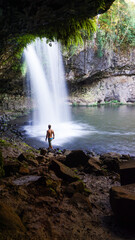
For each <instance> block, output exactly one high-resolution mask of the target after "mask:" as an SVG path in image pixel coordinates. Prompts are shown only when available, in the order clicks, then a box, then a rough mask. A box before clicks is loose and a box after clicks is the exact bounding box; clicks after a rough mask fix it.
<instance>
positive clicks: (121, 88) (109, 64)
mask: <svg viewBox="0 0 135 240" xmlns="http://www.w3.org/2000/svg"><path fill="white" fill-rule="evenodd" d="M134 59H135V50H134V49H132V50H129V51H127V52H126V53H122V52H120V53H117V54H116V53H113V55H112V56H109V55H105V54H104V56H103V57H102V58H99V57H98V56H97V53H96V51H95V50H94V49H92V48H91V49H89V48H88V49H86V50H85V51H82V52H80V53H79V54H78V55H75V56H73V57H72V58H71V59H70V60H69V61H67V65H66V78H67V80H68V84H69V89H70V91H69V92H70V97H69V100H70V101H71V102H72V103H73V102H77V103H78V105H89V104H92V103H104V102H109V101H117V102H123V103H126V102H127V103H134V102H135V87H134V86H135V65H134Z"/></svg>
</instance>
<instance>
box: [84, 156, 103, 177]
mask: <svg viewBox="0 0 135 240" xmlns="http://www.w3.org/2000/svg"><path fill="white" fill-rule="evenodd" d="M84 171H85V172H86V173H96V174H101V173H102V169H101V161H100V160H99V157H90V159H89V160H88V164H87V166H86V167H85V169H84Z"/></svg>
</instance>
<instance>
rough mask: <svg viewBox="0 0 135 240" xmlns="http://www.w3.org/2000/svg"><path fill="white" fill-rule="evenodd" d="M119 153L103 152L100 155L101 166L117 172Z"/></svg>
mask: <svg viewBox="0 0 135 240" xmlns="http://www.w3.org/2000/svg"><path fill="white" fill-rule="evenodd" d="M120 157H121V155H120V154H118V153H113V152H110V153H105V154H102V155H101V156H100V160H101V161H102V164H103V167H104V168H106V169H107V170H109V171H111V172H117V173H118V172H119V163H120V162H121V160H120Z"/></svg>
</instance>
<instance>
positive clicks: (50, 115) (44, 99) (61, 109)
mask: <svg viewBox="0 0 135 240" xmlns="http://www.w3.org/2000/svg"><path fill="white" fill-rule="evenodd" d="M24 55H25V59H26V63H27V66H28V72H27V77H28V80H29V81H30V84H31V91H32V97H33V98H34V102H35V105H36V112H35V114H34V119H33V123H34V125H40V126H41V125H45V124H46V125H48V124H60V123H63V122H67V121H69V120H70V111H69V106H68V105H67V104H66V99H67V89H66V83H65V77H64V67H63V62H62V55H61V49H60V44H58V43H57V42H52V43H51V46H50V45H49V44H47V43H46V39H42V40H40V39H36V41H35V42H33V43H32V44H30V45H28V46H27V48H25V50H24Z"/></svg>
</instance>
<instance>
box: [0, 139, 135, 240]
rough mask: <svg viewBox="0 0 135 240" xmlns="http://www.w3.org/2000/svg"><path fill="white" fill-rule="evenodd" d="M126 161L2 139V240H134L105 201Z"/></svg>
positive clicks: (112, 155) (109, 155)
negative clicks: (37, 148)
mask: <svg viewBox="0 0 135 240" xmlns="http://www.w3.org/2000/svg"><path fill="white" fill-rule="evenodd" d="M128 160H130V161H131V160H132V161H133V158H131V157H130V156H126V155H120V154H116V153H107V154H102V155H100V156H99V155H94V154H93V153H87V154H86V153H85V152H83V151H81V150H76V151H69V150H63V151H61V150H59V149H55V150H52V151H50V150H48V149H45V148H44V149H39V150H36V149H33V148H31V147H30V146H28V145H27V144H25V143H23V142H21V141H20V140H18V141H13V140H12V141H9V139H4V138H3V139H1V140H0V239H1V240H7V239H8V240H11V239H14V240H18V239H19V240H20V239H25V240H31V239H33V240H36V239H38V240H43V239H47V240H50V239H52V240H54V239H59V240H60V239H61V240H63V239H65V240H66V239H67V240H68V239H80V240H83V239H91V240H99V239H100V240H105V239H106V240H107V239H109V240H114V239H115V240H122V239H123V238H125V237H126V238H127V239H134V238H135V232H134V231H133V230H132V229H130V230H129V228H125V226H123V225H121V224H120V223H119V222H118V221H117V220H116V219H115V218H114V215H113V212H112V210H111V207H110V202H109V190H110V189H111V188H113V189H114V188H119V187H120V174H119V172H120V167H119V166H120V164H122V163H125V162H127V161H128ZM114 212H115V211H114Z"/></svg>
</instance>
